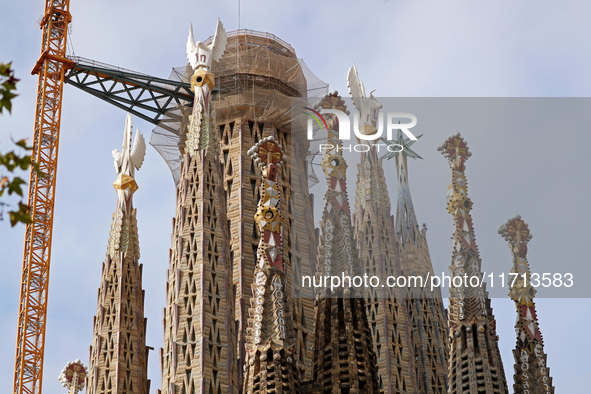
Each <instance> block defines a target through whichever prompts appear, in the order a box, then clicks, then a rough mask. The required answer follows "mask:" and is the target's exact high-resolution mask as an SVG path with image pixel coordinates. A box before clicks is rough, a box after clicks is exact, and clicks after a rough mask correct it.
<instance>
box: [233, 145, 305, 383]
mask: <svg viewBox="0 0 591 394" xmlns="http://www.w3.org/2000/svg"><path fill="white" fill-rule="evenodd" d="M249 154H250V155H251V156H252V157H253V159H254V160H255V162H256V163H257V164H258V165H259V167H260V168H261V170H262V174H263V179H262V182H261V198H260V200H259V204H258V208H257V211H256V213H255V221H256V223H257V225H258V228H259V234H260V236H259V246H258V249H257V260H256V265H255V270H254V280H253V284H252V297H251V299H250V311H249V312H250V316H249V319H248V324H247V329H246V332H247V337H246V338H247V339H246V363H245V366H244V390H243V392H244V393H245V394H252V393H286V394H287V393H289V394H291V393H299V392H300V379H299V372H298V371H297V369H296V363H295V360H294V349H295V342H296V338H295V331H294V325H293V318H292V315H291V311H290V308H289V305H290V302H288V298H287V283H286V275H285V266H284V263H283V244H282V242H283V240H282V225H281V222H282V217H281V211H280V207H281V193H280V191H279V187H278V178H279V172H280V167H281V166H282V164H284V156H283V148H282V147H281V145H279V144H278V143H277V142H276V140H275V138H274V137H273V136H269V137H266V138H263V139H262V140H261V141H259V143H257V144H256V145H255V146H254V147H253V148H252V149H251V150H250V151H249Z"/></svg>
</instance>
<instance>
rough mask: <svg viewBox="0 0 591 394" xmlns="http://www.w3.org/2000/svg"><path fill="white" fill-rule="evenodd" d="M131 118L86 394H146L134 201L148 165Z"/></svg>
mask: <svg viewBox="0 0 591 394" xmlns="http://www.w3.org/2000/svg"><path fill="white" fill-rule="evenodd" d="M131 135H132V124H131V116H130V115H128V116H127V120H126V124H125V132H124V139H123V152H121V153H120V152H118V151H114V152H113V156H114V157H115V167H116V168H117V175H118V176H117V180H116V181H115V183H114V184H113V185H114V186H115V189H116V190H117V208H116V210H115V213H114V214H113V224H112V225H111V233H110V235H109V244H108V248H107V257H106V260H105V262H104V263H103V269H102V278H101V287H100V288H99V290H98V302H97V312H96V316H95V317H94V323H93V327H94V328H93V340H92V345H91V346H90V366H89V369H88V370H89V372H88V386H87V387H88V393H89V394H95V393H105V394H106V393H111V394H122V393H128V394H135V393H140V394H148V392H149V388H150V381H149V380H148V351H149V349H150V348H149V347H147V346H146V324H147V321H146V319H145V318H144V291H143V290H142V265H141V264H139V261H138V260H139V257H140V250H139V243H138V229H137V221H136V210H135V208H133V202H132V197H133V193H134V192H135V191H136V190H137V188H138V186H137V183H136V182H135V179H134V172H135V170H136V169H139V168H140V166H141V165H142V163H143V161H144V154H145V151H146V144H145V142H144V138H143V136H142V134H141V133H140V132H139V131H138V132H137V133H136V136H135V141H134V144H133V148H132V144H131Z"/></svg>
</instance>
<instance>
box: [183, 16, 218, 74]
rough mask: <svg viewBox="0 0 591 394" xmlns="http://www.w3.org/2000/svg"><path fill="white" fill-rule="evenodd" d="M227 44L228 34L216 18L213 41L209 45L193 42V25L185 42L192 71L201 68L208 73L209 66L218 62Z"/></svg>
mask: <svg viewBox="0 0 591 394" xmlns="http://www.w3.org/2000/svg"><path fill="white" fill-rule="evenodd" d="M227 43H228V34H227V33H226V30H225V29H224V25H222V21H220V19H219V18H218V25H217V28H216V30H215V35H214V36H213V41H212V43H211V44H210V45H205V44H204V43H203V42H201V41H198V42H195V39H194V38H193V25H192V24H191V29H190V30H189V39H188V40H187V59H188V60H189V63H190V64H191V67H192V68H193V71H195V70H197V69H198V68H200V67H201V68H203V69H205V71H209V68H210V67H211V64H212V63H213V62H217V61H218V60H220V58H221V57H222V55H223V54H224V52H225V50H226V45H227Z"/></svg>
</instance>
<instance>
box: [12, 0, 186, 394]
mask: <svg viewBox="0 0 591 394" xmlns="http://www.w3.org/2000/svg"><path fill="white" fill-rule="evenodd" d="M69 7H70V1H69V0H45V13H44V16H43V18H42V20H41V23H40V26H41V29H42V31H43V40H42V43H41V56H40V57H39V60H38V61H37V63H36V64H35V67H34V68H33V71H32V74H33V75H35V74H38V75H39V84H38V90H37V101H36V111H35V130H34V138H33V151H32V158H31V162H32V166H31V173H30V178H29V179H30V180H29V195H28V205H29V209H30V214H31V219H32V222H31V223H29V224H27V226H26V230H25V246H24V256H23V269H22V282H21V294H20V303H19V314H18V329H17V341H16V357H15V359H16V361H15V365H14V388H13V393H14V394H22V393H31V394H33V393H34V394H39V393H41V387H42V378H43V355H44V346H45V326H46V322H47V292H48V283H49V263H50V256H51V241H52V227H53V208H54V196H55V179H56V171H57V158H58V146H59V134H60V118H61V103H62V93H63V85H64V82H69V83H70V84H72V85H73V86H76V87H78V88H80V89H82V90H84V91H86V92H88V93H91V94H93V95H95V96H97V97H99V98H101V99H102V100H105V101H107V102H109V103H111V104H113V105H115V106H117V107H119V108H122V109H125V110H126V111H128V112H130V113H133V114H136V115H137V116H139V117H140V118H142V119H144V120H147V121H149V122H150V123H153V124H156V125H159V126H160V127H161V128H164V129H167V130H169V131H173V132H178V127H177V126H176V124H177V123H180V119H178V118H179V116H178V115H175V114H174V113H173V111H169V110H170V109H173V108H176V109H178V108H180V107H185V106H186V107H190V106H192V103H193V94H192V92H191V90H190V85H189V84H188V83H185V82H181V81H173V80H166V79H162V78H156V77H152V76H149V75H146V74H141V73H136V72H133V71H127V70H123V69H120V68H117V67H113V66H108V65H104V64H102V63H98V62H94V61H91V60H87V59H82V58H75V59H69V58H67V57H66V40H67V34H68V26H69V23H70V21H71V15H70V12H69ZM68 70H70V72H69V73H68ZM66 73H68V74H66ZM148 114H152V115H151V116H150V115H148ZM164 115H167V117H166V118H167V119H166V120H163V119H162V118H163V116H164Z"/></svg>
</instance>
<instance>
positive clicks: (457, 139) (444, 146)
mask: <svg viewBox="0 0 591 394" xmlns="http://www.w3.org/2000/svg"><path fill="white" fill-rule="evenodd" d="M437 150H438V151H439V152H441V154H442V155H443V156H445V158H447V159H448V160H449V161H454V160H457V159H458V158H459V157H461V158H462V159H463V160H464V161H466V160H468V158H469V157H470V156H472V153H471V152H470V150H469V149H468V143H467V142H466V141H465V140H464V138H462V136H461V135H460V133H456V134H454V135H452V136H451V137H449V138H448V139H446V140H445V141H443V142H442V143H441V144H440V145H439V147H438V148H437Z"/></svg>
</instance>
